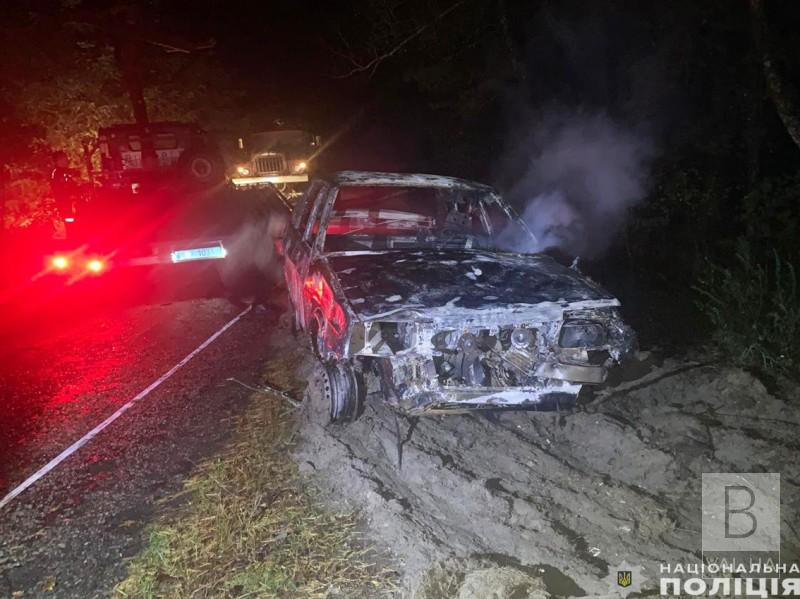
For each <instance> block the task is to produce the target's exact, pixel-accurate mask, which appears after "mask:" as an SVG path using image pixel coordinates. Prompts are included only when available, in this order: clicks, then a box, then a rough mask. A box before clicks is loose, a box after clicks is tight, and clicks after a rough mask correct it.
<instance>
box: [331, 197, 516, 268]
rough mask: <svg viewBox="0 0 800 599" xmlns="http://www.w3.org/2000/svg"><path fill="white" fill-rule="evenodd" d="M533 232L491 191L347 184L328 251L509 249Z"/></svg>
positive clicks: (337, 203)
mask: <svg viewBox="0 0 800 599" xmlns="http://www.w3.org/2000/svg"><path fill="white" fill-rule="evenodd" d="M526 235H528V236H529V234H528V233H527V231H526V230H525V228H524V227H523V226H521V225H520V223H519V221H518V220H516V219H515V218H513V217H512V216H511V215H510V214H509V212H508V211H507V210H506V209H505V207H504V206H503V205H502V204H501V203H500V202H499V201H498V199H497V197H496V196H495V195H494V194H492V193H489V192H486V191H481V190H472V189H454V188H447V187H396V186H392V187H378V186H375V187H367V186H352V187H347V186H343V187H341V188H339V192H338V194H337V196H336V199H335V201H334V204H333V209H332V211H331V214H330V218H329V219H328V224H327V228H326V236H325V246H324V251H325V252H341V251H352V250H364V249H386V248H404V249H406V248H410V249H423V248H445V247H447V248H462V249H463V248H480V249H498V250H509V249H513V248H510V247H508V244H507V243H505V242H504V240H507V239H518V238H520V237H521V236H526Z"/></svg>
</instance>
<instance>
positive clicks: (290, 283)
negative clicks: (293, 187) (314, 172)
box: [284, 181, 330, 330]
mask: <svg viewBox="0 0 800 599" xmlns="http://www.w3.org/2000/svg"><path fill="white" fill-rule="evenodd" d="M329 189H330V188H329V186H328V185H327V184H325V183H324V182H321V181H314V182H313V183H312V184H311V187H309V189H308V192H307V193H306V195H305V196H304V197H303V198H302V199H301V200H300V202H299V203H298V205H297V208H296V209H295V211H294V213H293V215H292V226H291V227H289V230H288V231H287V233H286V239H285V243H284V252H285V254H284V257H285V261H284V277H285V278H286V288H287V290H288V291H289V299H290V300H291V304H292V309H293V310H294V317H295V324H296V325H297V326H298V327H299V328H301V329H303V330H306V329H307V327H308V322H307V317H306V310H305V307H304V305H303V304H304V301H303V283H304V281H305V277H306V275H307V274H308V267H309V264H310V262H311V254H312V240H313V238H314V237H315V231H313V226H314V224H315V223H316V222H318V221H319V214H320V211H321V210H322V205H323V204H324V202H325V201H326V199H327V198H328V190H329Z"/></svg>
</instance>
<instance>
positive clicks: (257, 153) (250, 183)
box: [230, 129, 320, 196]
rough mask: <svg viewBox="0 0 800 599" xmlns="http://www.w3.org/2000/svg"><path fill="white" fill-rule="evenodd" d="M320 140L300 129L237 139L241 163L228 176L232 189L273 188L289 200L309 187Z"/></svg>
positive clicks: (268, 132) (261, 133)
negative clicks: (241, 158) (233, 187)
mask: <svg viewBox="0 0 800 599" xmlns="http://www.w3.org/2000/svg"><path fill="white" fill-rule="evenodd" d="M319 147H320V138H319V136H318V135H313V134H311V133H309V132H308V131H304V130H301V129H280V130H273V131H262V132H260V133H254V134H252V135H250V136H248V137H247V138H239V148H240V150H241V152H242V154H243V160H242V161H241V162H239V163H238V164H236V165H235V167H234V168H233V169H232V172H231V173H230V179H231V182H232V183H233V185H234V186H235V187H261V186H269V185H274V186H275V187H277V188H278V189H279V190H280V191H281V192H283V193H284V194H285V195H288V196H295V195H300V194H301V193H302V192H303V190H304V189H305V187H306V186H307V184H308V178H309V173H310V172H311V171H312V170H313V161H314V158H315V156H316V154H317V153H318V152H319Z"/></svg>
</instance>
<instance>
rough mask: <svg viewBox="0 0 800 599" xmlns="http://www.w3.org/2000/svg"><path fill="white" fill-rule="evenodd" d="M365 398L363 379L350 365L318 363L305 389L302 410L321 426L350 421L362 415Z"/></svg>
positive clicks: (344, 362) (334, 362)
mask: <svg viewBox="0 0 800 599" xmlns="http://www.w3.org/2000/svg"><path fill="white" fill-rule="evenodd" d="M364 395H365V393H364V383H363V379H362V377H361V375H360V374H359V373H358V372H356V371H355V369H354V368H353V366H352V364H351V363H350V362H347V361H338V362H337V361H333V362H328V363H324V364H323V363H322V362H317V363H316V365H315V367H314V372H313V374H312V376H311V377H310V379H309V381H308V386H307V387H306V392H305V397H304V399H303V411H304V413H305V415H306V417H307V418H308V419H309V420H311V421H312V422H315V423H316V424H319V425H321V426H327V425H328V424H330V423H331V422H336V423H346V422H352V421H354V420H355V419H356V418H358V417H359V416H360V415H361V412H362V410H363V406H364Z"/></svg>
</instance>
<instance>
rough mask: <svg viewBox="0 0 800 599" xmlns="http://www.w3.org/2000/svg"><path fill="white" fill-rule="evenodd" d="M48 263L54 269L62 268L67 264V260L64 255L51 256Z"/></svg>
mask: <svg viewBox="0 0 800 599" xmlns="http://www.w3.org/2000/svg"><path fill="white" fill-rule="evenodd" d="M50 263H51V264H52V265H53V268H55V269H56V270H64V269H65V268H67V267H68V266H69V260H68V259H67V257H66V256H53V259H52V260H51V261H50Z"/></svg>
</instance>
